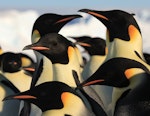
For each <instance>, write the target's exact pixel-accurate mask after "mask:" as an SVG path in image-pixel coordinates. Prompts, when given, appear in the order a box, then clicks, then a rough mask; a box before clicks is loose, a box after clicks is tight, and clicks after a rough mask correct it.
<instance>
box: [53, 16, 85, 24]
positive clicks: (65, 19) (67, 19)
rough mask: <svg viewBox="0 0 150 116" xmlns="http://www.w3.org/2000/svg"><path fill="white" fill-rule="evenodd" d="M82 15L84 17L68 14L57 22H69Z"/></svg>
mask: <svg viewBox="0 0 150 116" xmlns="http://www.w3.org/2000/svg"><path fill="white" fill-rule="evenodd" d="M80 17H82V16H81V15H66V16H65V17H63V18H62V19H60V20H58V21H57V22H56V23H55V24H58V23H63V22H69V21H71V20H73V19H76V18H80Z"/></svg>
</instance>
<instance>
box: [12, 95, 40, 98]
mask: <svg viewBox="0 0 150 116" xmlns="http://www.w3.org/2000/svg"><path fill="white" fill-rule="evenodd" d="M13 98H14V99H37V98H36V97H34V96H31V95H19V96H14V97H13Z"/></svg>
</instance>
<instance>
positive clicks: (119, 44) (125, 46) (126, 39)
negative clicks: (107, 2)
mask: <svg viewBox="0 0 150 116" xmlns="http://www.w3.org/2000/svg"><path fill="white" fill-rule="evenodd" d="M80 11H81V12H86V13H88V14H91V15H93V16H94V17H96V18H97V19H98V20H100V21H101V22H102V23H103V24H104V25H105V26H106V27H107V39H106V45H107V47H108V55H107V57H106V60H105V61H104V63H107V61H109V60H111V59H113V58H118V57H121V58H127V59H131V60H135V61H136V62H139V63H140V64H142V65H143V66H144V67H145V68H144V71H143V70H141V69H135V70H132V71H127V72H126V76H127V78H128V77H134V76H136V78H135V80H134V82H132V83H130V84H127V83H129V82H127V81H125V80H124V82H123V83H122V84H121V86H124V87H114V88H113V95H112V109H113V110H112V115H114V107H115V104H116V103H117V104H119V105H117V107H122V105H121V104H122V103H121V102H120V103H119V101H118V102H117V100H119V98H120V97H122V98H123V97H124V96H125V94H124V93H126V90H127V89H126V88H128V87H129V89H131V88H130V86H134V87H133V88H138V87H140V85H141V84H142V83H143V81H141V83H139V78H138V76H139V77H141V78H145V75H143V73H145V72H148V73H149V69H150V67H149V65H148V64H147V63H146V62H145V59H144V57H143V52H142V44H143V43H142V36H141V31H140V28H139V26H138V24H137V22H136V20H135V19H134V17H133V14H129V13H127V12H125V11H121V10H110V11H96V10H89V9H82V10H80ZM123 64H125V63H123ZM118 65H119V64H118ZM143 66H140V67H143ZM122 67H124V66H122ZM122 67H120V68H122ZM113 68H115V67H114V66H113ZM145 69H146V70H145ZM97 72H98V71H97ZM131 72H132V73H131ZM109 73H110V72H109ZM118 73H119V72H118ZM140 75H142V76H140ZM97 76H98V75H97ZM103 76H104V77H105V76H106V75H103ZM112 78H114V77H112ZM106 79H107V77H106ZM120 79H121V78H120ZM120 79H119V78H118V80H120ZM114 80H115V81H118V80H116V79H114ZM114 80H113V81H112V80H110V81H109V82H111V81H112V82H114ZM122 81H123V80H122ZM122 81H121V82H122ZM115 83H116V84H117V83H118V82H115ZM134 83H136V84H134ZM106 85H108V83H107V84H106ZM114 85H115V84H113V85H112V86H114ZM131 90H132V89H131ZM133 91H134V89H133ZM139 91H140V90H139ZM131 93H132V92H131ZM144 97H145V96H143V98H144ZM132 98H133V97H132ZM137 98H138V96H137ZM133 100H134V99H133ZM125 101H126V104H128V103H129V102H128V101H127V100H125ZM147 102H148V101H147ZM130 105H131V106H132V104H130V103H129V104H128V108H129V107H130ZM140 105H141V107H142V104H140ZM143 107H144V106H143ZM140 110H142V109H140ZM127 111H129V110H127ZM136 111H137V112H138V111H139V109H136ZM124 112H125V111H124ZM131 112H132V111H131ZM141 112H142V111H141ZM128 113H130V112H128ZM115 115H117V114H115Z"/></svg>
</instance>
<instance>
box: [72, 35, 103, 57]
mask: <svg viewBox="0 0 150 116" xmlns="http://www.w3.org/2000/svg"><path fill="white" fill-rule="evenodd" d="M71 38H73V39H75V40H76V44H79V45H81V46H82V47H84V48H85V49H86V50H87V51H88V53H89V54H90V55H106V42H105V40H104V39H102V38H100V37H93V38H92V37H89V36H81V37H71Z"/></svg>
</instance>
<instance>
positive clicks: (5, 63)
mask: <svg viewBox="0 0 150 116" xmlns="http://www.w3.org/2000/svg"><path fill="white" fill-rule="evenodd" d="M0 59H1V70H2V72H9V73H13V72H17V71H20V70H21V66H22V62H21V56H20V55H19V54H16V53H13V52H5V53H3V54H2V55H0Z"/></svg>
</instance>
